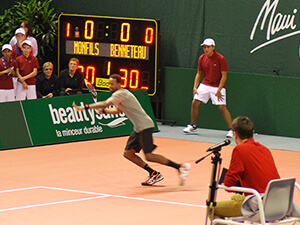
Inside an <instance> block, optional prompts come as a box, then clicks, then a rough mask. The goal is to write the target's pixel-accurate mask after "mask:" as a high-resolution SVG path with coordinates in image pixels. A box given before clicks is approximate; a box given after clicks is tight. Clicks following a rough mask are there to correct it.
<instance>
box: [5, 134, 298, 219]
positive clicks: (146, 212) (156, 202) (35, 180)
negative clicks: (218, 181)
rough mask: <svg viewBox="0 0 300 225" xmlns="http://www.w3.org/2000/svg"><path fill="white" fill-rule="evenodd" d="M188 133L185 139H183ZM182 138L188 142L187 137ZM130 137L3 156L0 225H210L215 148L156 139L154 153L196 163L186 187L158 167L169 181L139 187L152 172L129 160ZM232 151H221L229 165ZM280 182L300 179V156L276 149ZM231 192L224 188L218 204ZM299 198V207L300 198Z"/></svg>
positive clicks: (169, 171)
mask: <svg viewBox="0 0 300 225" xmlns="http://www.w3.org/2000/svg"><path fill="white" fill-rule="evenodd" d="M183 136H184V135H183ZM183 139H184V138H183ZM126 140H127V137H118V138H108V139H100V140H92V141H82V142H74V143H68V144H58V145H49V146H40V147H33V148H24V149H15V150H8V151H1V152H0V155H1V157H0V171H1V173H0V177H1V179H0V180H1V186H0V187H1V188H0V221H1V224H5V225H6V224H14V225H19V224H20V225H27V224H28V225H29V224H30V225H41V224H43V225H48V224H51V225H53V224H56V225H62V224H64V225H65V224H72V225H79V224H89V225H94V224H109V225H114V224H123V225H129V224H131V225H132V224H144V225H147V224H172V225H174V224H191V225H193V224H204V222H205V213H206V206H205V201H206V199H207V198H208V190H209V188H208V184H209V183H210V177H211V167H212V164H211V159H210V156H209V157H207V158H206V159H205V160H203V161H202V162H200V163H199V164H195V163H194V162H195V161H196V160H197V159H199V158H201V157H203V156H205V155H206V154H207V153H206V149H208V148H209V147H210V146H212V143H207V142H200V141H191V140H179V139H170V138H163V137H155V143H156V144H157V145H158V146H159V147H158V148H157V150H156V153H160V154H163V155H165V156H166V157H168V158H170V159H172V160H174V161H177V162H190V163H191V164H192V169H191V173H190V176H189V178H188V180H187V183H186V185H185V186H179V185H178V183H179V179H178V174H177V171H175V170H174V169H173V168H171V167H166V166H162V165H159V164H152V163H150V165H151V166H153V167H154V168H155V169H157V170H159V171H160V172H162V173H163V175H164V177H165V179H164V180H163V181H162V182H160V183H158V184H157V185H154V186H152V187H144V186H141V185H140V183H141V182H142V181H143V180H144V179H145V178H146V177H147V173H146V172H145V171H144V170H142V169H140V168H138V167H137V166H136V165H134V164H132V163H130V162H129V161H127V160H126V159H125V158H123V156H122V153H123V149H124V146H125V143H126ZM233 147H234V146H232V145H229V146H226V147H223V148H222V151H221V157H222V159H223V162H222V166H224V167H227V166H228V164H229V160H230V155H231V150H232V149H233ZM272 154H273V156H274V158H275V161H276V164H277V167H278V169H279V172H280V175H281V176H282V177H291V176H293V177H296V179H297V181H298V183H299V180H300V174H299V171H300V165H299V153H298V152H295V151H285V150H272ZM228 197H230V194H229V193H226V192H224V191H219V192H218V195H217V199H226V198H228ZM295 200H296V202H297V203H300V198H299V193H296V196H295Z"/></svg>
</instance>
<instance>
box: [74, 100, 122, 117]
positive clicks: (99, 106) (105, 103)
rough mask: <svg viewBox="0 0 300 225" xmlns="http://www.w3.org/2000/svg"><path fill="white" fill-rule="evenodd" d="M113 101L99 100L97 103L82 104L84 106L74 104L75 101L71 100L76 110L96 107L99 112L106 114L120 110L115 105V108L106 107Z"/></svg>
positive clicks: (116, 112) (117, 112)
mask: <svg viewBox="0 0 300 225" xmlns="http://www.w3.org/2000/svg"><path fill="white" fill-rule="evenodd" d="M112 104H113V103H112V102H111V101H110V100H109V99H107V100H105V101H101V102H97V103H92V104H89V105H87V104H86V105H84V106H77V105H76V104H75V102H73V107H75V109H76V110H77V111H83V110H86V109H97V110H100V112H102V113H105V114H106V113H107V114H119V113H120V112H121V111H120V110H119V109H118V108H117V107H115V108H109V109H106V108H107V107H108V106H111V105H112Z"/></svg>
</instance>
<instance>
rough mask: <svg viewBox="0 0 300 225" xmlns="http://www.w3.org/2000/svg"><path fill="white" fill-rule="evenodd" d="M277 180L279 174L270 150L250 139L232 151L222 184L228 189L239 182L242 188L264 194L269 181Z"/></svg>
mask: <svg viewBox="0 0 300 225" xmlns="http://www.w3.org/2000/svg"><path fill="white" fill-rule="evenodd" d="M278 178H280V177H279V173H278V171H277V168H276V166H275V162H274V159H273V157H272V154H271V152H270V150H269V149H268V148H267V147H265V146H263V145H262V144H260V143H258V142H255V141H254V139H253V138H250V139H249V140H247V141H245V142H244V143H243V144H240V145H237V146H236V147H235V148H234V149H233V151H232V155H231V161H230V166H229V170H228V172H227V173H226V176H225V179H224V184H225V185H226V186H229V187H230V186H234V185H236V183H237V181H240V182H241V186H242V187H249V188H254V189H255V190H257V191H258V192H259V193H264V192H265V190H266V187H267V185H268V183H269V181H270V180H273V179H278ZM246 195H247V194H246Z"/></svg>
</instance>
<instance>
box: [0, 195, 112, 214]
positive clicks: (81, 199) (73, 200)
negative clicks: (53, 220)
mask: <svg viewBox="0 0 300 225" xmlns="http://www.w3.org/2000/svg"><path fill="white" fill-rule="evenodd" d="M105 197H106V196H95V197H88V198H78V199H72V200H65V201H57V202H48V203H41V204H35V205H26V206H19V207H13V208H7V209H0V212H7V211H12V210H18V209H29V208H35V207H40V206H48V205H57V204H63V203H69V202H79V201H85V200H91V199H97V198H105Z"/></svg>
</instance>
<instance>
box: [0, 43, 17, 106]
mask: <svg viewBox="0 0 300 225" xmlns="http://www.w3.org/2000/svg"><path fill="white" fill-rule="evenodd" d="M11 54H12V47H11V45H10V44H5V45H3V46H2V55H3V57H2V58H1V60H0V102H9V101H14V100H15V93H14V85H13V80H12V76H15V70H14V68H15V67H16V61H15V60H13V59H12V58H11Z"/></svg>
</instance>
